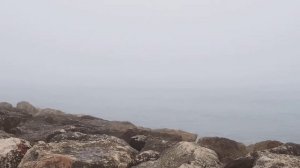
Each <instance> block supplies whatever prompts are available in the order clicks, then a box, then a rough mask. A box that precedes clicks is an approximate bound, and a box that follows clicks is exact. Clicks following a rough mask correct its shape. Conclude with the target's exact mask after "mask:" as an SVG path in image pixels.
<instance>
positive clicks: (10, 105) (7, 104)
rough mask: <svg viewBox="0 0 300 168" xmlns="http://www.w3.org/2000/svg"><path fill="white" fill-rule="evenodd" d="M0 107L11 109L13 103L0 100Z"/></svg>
mask: <svg viewBox="0 0 300 168" xmlns="http://www.w3.org/2000/svg"><path fill="white" fill-rule="evenodd" d="M0 108H2V109H7V110H11V109H13V105H12V104H10V103H7V102H0Z"/></svg>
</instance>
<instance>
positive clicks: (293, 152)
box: [225, 143, 300, 168]
mask: <svg viewBox="0 0 300 168" xmlns="http://www.w3.org/2000/svg"><path fill="white" fill-rule="evenodd" d="M299 149H300V148H299V145H298V144H291V143H288V144H284V145H281V146H279V147H276V148H272V149H268V150H263V151H257V152H253V153H250V154H249V155H248V156H247V157H243V158H239V159H236V160H234V161H232V162H230V163H228V164H227V165H226V166H225V168H300V155H299Z"/></svg>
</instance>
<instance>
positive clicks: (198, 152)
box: [135, 142, 221, 168]
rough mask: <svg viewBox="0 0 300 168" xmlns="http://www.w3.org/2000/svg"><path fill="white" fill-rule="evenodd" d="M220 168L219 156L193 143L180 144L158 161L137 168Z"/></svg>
mask: <svg viewBox="0 0 300 168" xmlns="http://www.w3.org/2000/svg"><path fill="white" fill-rule="evenodd" d="M146 167H151V168H192V167H193V168H219V167H221V165H220V162H219V159H218V156H217V154H216V153H215V152H214V151H212V150H210V149H207V148H204V147H201V146H198V145H197V144H196V143H193V142H179V143H178V144H176V145H175V146H173V147H171V148H169V149H167V150H166V151H165V152H164V153H163V154H162V156H161V157H160V158H159V159H158V160H156V161H149V162H144V163H142V164H140V165H138V166H136V167H135V168H146Z"/></svg>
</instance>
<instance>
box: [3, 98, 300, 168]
mask: <svg viewBox="0 0 300 168" xmlns="http://www.w3.org/2000/svg"><path fill="white" fill-rule="evenodd" d="M196 138H197V135H196V134H193V133H189V132H184V131H180V130H172V129H149V128H143V127H137V126H135V125H133V124H131V123H130V122H120V121H107V120H104V119H101V118H97V117H93V116H88V115H71V114H66V113H64V112H62V111H60V110H55V109H50V108H46V109H41V108H36V107H34V106H33V105H31V104H30V103H28V102H20V103H18V104H17V107H13V106H12V105H11V104H9V103H6V102H4V103H0V168H17V167H18V168H96V167H97V168H98V167H99V168H130V167H133V168H221V167H222V168H223V167H224V168H265V167H266V168H300V163H299V160H300V158H299V157H300V145H298V144H294V143H286V144H282V143H281V142H278V141H263V142H259V143H256V144H254V145H250V146H248V147H247V148H246V147H245V145H243V144H242V143H239V142H236V141H233V140H230V139H226V138H219V137H207V138H201V139H199V140H198V142H197V143H195V140H196ZM32 146H33V147H32ZM29 148H30V149H29Z"/></svg>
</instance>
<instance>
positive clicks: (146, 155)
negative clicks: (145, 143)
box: [134, 150, 159, 165]
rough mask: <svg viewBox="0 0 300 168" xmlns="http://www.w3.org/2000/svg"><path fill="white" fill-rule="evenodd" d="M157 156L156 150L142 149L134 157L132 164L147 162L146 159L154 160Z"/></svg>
mask: <svg viewBox="0 0 300 168" xmlns="http://www.w3.org/2000/svg"><path fill="white" fill-rule="evenodd" d="M158 158H159V153H158V152H157V151H153V150H149V151H144V152H142V153H140V154H138V155H137V156H136V157H135V162H134V165H138V164H140V163H142V162H147V161H155V160H157V159H158Z"/></svg>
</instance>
